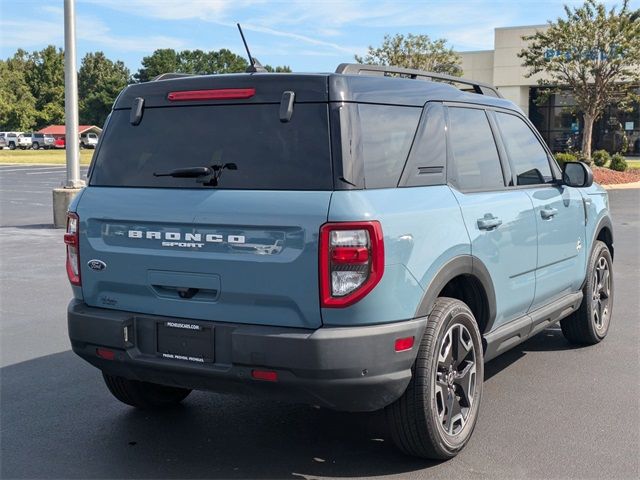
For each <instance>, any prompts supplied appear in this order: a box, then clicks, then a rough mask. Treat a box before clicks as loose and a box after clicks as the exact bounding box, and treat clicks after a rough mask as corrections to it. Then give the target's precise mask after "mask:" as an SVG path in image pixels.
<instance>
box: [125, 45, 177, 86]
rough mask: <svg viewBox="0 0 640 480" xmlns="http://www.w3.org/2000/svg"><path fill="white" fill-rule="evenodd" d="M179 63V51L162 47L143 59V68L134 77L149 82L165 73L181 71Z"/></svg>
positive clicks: (139, 80)
mask: <svg viewBox="0 0 640 480" xmlns="http://www.w3.org/2000/svg"><path fill="white" fill-rule="evenodd" d="M179 65H180V62H179V60H178V53H177V52H176V51H175V50H174V49H173V48H162V49H159V50H156V51H154V52H153V54H151V55H149V56H147V57H144V58H143V59H142V68H140V69H139V70H138V73H136V74H135V75H134V78H135V79H136V81H138V82H148V81H149V80H152V79H153V78H154V77H157V76H158V75H161V74H163V73H169V72H179V71H180V67H179ZM183 73H187V72H183Z"/></svg>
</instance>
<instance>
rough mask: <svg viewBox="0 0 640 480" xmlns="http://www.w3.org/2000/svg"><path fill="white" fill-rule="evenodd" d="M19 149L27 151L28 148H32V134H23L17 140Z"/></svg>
mask: <svg viewBox="0 0 640 480" xmlns="http://www.w3.org/2000/svg"><path fill="white" fill-rule="evenodd" d="M17 141H18V143H17V145H16V146H17V147H18V148H21V149H22V150H26V149H27V148H31V143H32V138H31V134H30V133H21V134H20V135H18V138H17Z"/></svg>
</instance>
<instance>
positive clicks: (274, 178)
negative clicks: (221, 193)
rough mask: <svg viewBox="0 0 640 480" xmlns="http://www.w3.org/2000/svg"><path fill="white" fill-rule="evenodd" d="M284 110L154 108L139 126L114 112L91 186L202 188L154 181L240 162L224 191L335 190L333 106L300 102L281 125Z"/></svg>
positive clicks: (224, 180)
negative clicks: (182, 170) (189, 170)
mask: <svg viewBox="0 0 640 480" xmlns="http://www.w3.org/2000/svg"><path fill="white" fill-rule="evenodd" d="M279 108H280V105H279V104H275V105H272V104H269V105H267V104H262V105H256V104H254V105H219V106H190V107H163V108H147V109H145V110H144V114H143V117H142V122H141V123H140V124H139V125H137V126H133V125H131V123H130V122H129V114H130V111H129V110H116V111H114V112H113V113H112V115H111V119H110V120H109V124H108V128H107V129H106V130H105V132H104V135H103V139H102V145H101V147H100V150H99V151H98V154H97V157H96V160H95V165H94V168H93V173H92V175H91V185H98V186H124V187H162V188H211V187H203V183H199V182H197V181H196V179H195V178H173V177H154V175H153V174H154V172H159V173H166V172H169V171H171V170H174V169H177V168H185V167H203V166H204V167H210V166H213V165H220V164H225V163H235V164H236V165H237V170H226V171H225V172H224V174H223V175H222V177H221V179H220V183H219V186H218V187H217V188H220V189H226V188H230V189H273V190H278V189H280V190H331V189H332V188H333V177H332V170H331V158H330V150H329V133H328V119H327V104H297V105H296V106H295V109H294V112H293V117H292V118H291V121H290V122H287V123H282V122H281V121H280V117H279V113H278V112H279Z"/></svg>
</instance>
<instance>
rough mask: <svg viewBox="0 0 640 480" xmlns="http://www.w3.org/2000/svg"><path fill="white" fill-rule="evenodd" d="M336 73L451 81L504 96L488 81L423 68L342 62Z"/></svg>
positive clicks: (482, 91) (499, 96)
mask: <svg viewBox="0 0 640 480" xmlns="http://www.w3.org/2000/svg"><path fill="white" fill-rule="evenodd" d="M336 73H341V74H344V75H377V76H391V75H398V76H400V77H402V78H411V79H414V80H426V81H434V80H436V81H443V82H451V83H457V84H463V85H469V86H470V87H472V89H473V92H474V93H478V94H480V95H488V96H490V97H498V98H503V97H502V95H501V94H500V92H499V91H498V89H497V88H496V87H494V86H492V85H489V84H486V83H482V82H476V81H474V80H469V79H466V78H460V77H454V76H453V75H445V74H444V73H434V72H425V71H423V70H413V69H411V68H401V67H392V66H386V65H365V64H361V63H341V64H340V65H338V68H336Z"/></svg>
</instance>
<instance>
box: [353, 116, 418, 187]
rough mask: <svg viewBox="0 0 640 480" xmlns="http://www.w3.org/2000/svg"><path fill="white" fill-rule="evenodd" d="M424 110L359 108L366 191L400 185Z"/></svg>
mask: <svg viewBox="0 0 640 480" xmlns="http://www.w3.org/2000/svg"><path fill="white" fill-rule="evenodd" d="M421 113H422V109H421V108H416V107H400V106H390V105H366V104H359V105H358V114H359V117H360V130H361V137H360V138H361V142H362V158H363V162H364V184H365V188H391V187H396V186H397V185H398V180H399V179H400V175H401V174H402V169H403V168H404V164H405V162H406V160H407V155H408V154H409V148H411V142H412V141H413V137H414V135H415V133H416V128H417V127H418V121H419V120H420V114H421Z"/></svg>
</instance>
